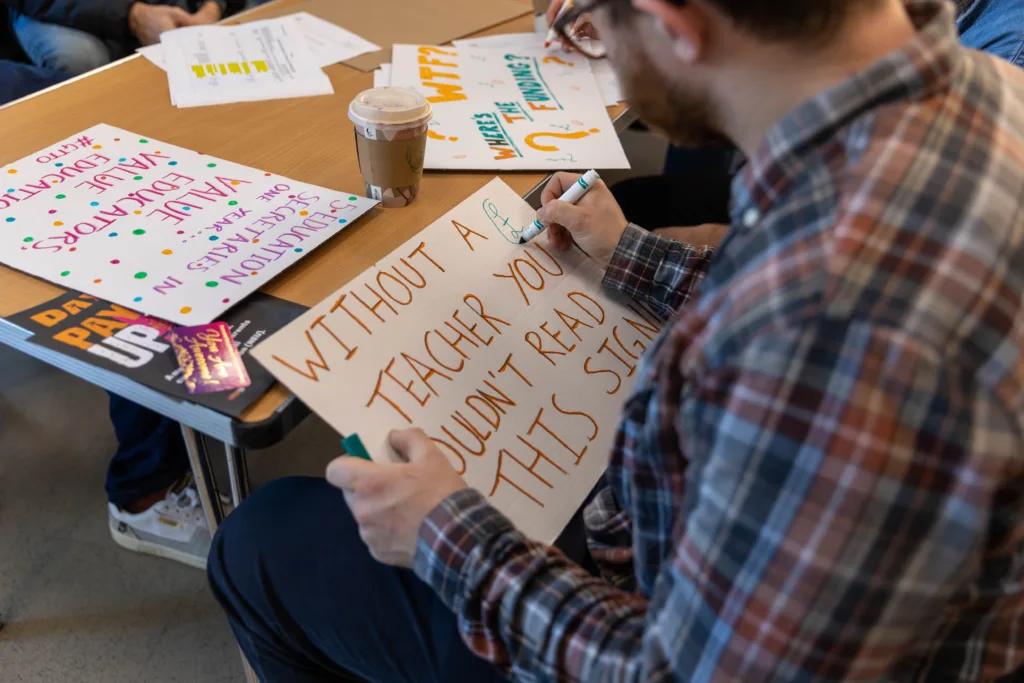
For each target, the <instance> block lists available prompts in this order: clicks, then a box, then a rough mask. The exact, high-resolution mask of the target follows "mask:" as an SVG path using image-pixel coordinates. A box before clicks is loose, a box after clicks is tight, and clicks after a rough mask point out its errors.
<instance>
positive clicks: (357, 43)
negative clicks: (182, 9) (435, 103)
mask: <svg viewBox="0 0 1024 683" xmlns="http://www.w3.org/2000/svg"><path fill="white" fill-rule="evenodd" d="M160 41H161V42H160V44H159V45H151V46H149V47H145V48H142V49H140V50H139V52H140V53H141V54H142V55H143V56H145V57H146V58H147V59H149V60H150V61H151V62H153V63H154V64H155V65H157V66H159V67H160V68H161V69H164V70H165V71H167V79H168V83H169V85H170V90H171V102H172V103H173V104H174V105H175V106H178V107H196V106H203V105H210V104H227V103H231V102H253V101H259V100H273V99H282V98H288V97H308V96H313V95H329V94H331V93H333V92H334V88H333V87H332V86H331V81H330V79H329V78H327V75H326V74H324V72H323V71H322V67H325V66H328V65H330V64H335V63H337V62H340V61H343V60H346V59H350V58H352V57H355V56H357V55H360V54H364V53H367V52H376V51H378V50H380V46H378V45H375V44H374V43H371V42H369V41H367V40H364V39H363V38H360V37H359V36H357V35H355V34H353V33H351V32H349V31H346V30H345V29H343V28H340V27H338V26H335V25H334V24H331V23H330V22H327V21H324V20H322V19H319V18H317V17H315V16H313V15H311V14H308V13H306V12H300V13H298V14H293V15H289V16H286V17H280V18H277V19H268V20H265V21H255V22H251V23H248V24H243V25H241V26H192V27H188V28H181V29H177V30H175V31H168V32H166V33H164V34H163V35H161V37H160Z"/></svg>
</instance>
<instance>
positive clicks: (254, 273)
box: [249, 270, 259, 275]
mask: <svg viewBox="0 0 1024 683" xmlns="http://www.w3.org/2000/svg"><path fill="white" fill-rule="evenodd" d="M249 275H259V273H257V272H256V271H255V270H250V271H249Z"/></svg>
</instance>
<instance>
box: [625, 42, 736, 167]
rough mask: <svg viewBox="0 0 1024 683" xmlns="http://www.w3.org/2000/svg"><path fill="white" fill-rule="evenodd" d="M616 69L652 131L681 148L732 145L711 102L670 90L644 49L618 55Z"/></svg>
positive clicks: (634, 107) (635, 108) (628, 97)
mask: <svg viewBox="0 0 1024 683" xmlns="http://www.w3.org/2000/svg"><path fill="white" fill-rule="evenodd" d="M614 66H615V71H616V73H617V74H618V76H619V80H620V81H621V83H622V89H623V93H624V94H625V96H626V100H627V102H628V103H629V106H630V108H631V109H632V110H633V112H634V113H636V115H637V116H639V117H640V119H641V120H642V121H643V122H644V123H646V124H647V125H648V126H650V127H651V128H652V130H654V131H655V132H657V133H660V134H661V135H664V136H665V137H666V138H668V139H669V141H670V142H672V143H673V144H675V145H679V146H681V147H696V146H700V145H706V144H722V143H727V142H728V139H727V138H726V137H725V136H724V135H723V134H722V133H721V132H720V131H721V128H720V126H718V125H717V124H716V117H715V115H714V113H713V111H712V108H711V103H710V102H709V101H708V98H707V97H705V96H701V95H699V94H697V93H695V92H684V91H682V90H677V89H673V87H672V86H669V85H668V83H666V81H665V79H664V78H663V77H662V76H660V75H659V73H658V71H657V69H656V67H655V66H654V64H653V63H652V62H651V59H650V58H649V57H648V56H647V53H646V52H644V51H643V49H642V48H641V49H631V50H629V51H628V53H624V54H622V55H617V59H616V60H615V63H614Z"/></svg>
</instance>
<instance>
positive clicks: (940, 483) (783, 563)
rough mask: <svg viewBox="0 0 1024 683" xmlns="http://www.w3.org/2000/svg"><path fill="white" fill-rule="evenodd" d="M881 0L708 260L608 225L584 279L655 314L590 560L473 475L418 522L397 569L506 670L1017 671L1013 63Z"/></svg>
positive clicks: (842, 676) (1023, 171)
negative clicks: (427, 590) (903, 20)
mask: <svg viewBox="0 0 1024 683" xmlns="http://www.w3.org/2000/svg"><path fill="white" fill-rule="evenodd" d="M907 6H908V9H909V10H910V12H911V15H912V17H913V20H914V23H915V25H916V26H917V34H916V36H915V37H914V38H913V39H912V41H911V42H909V43H908V44H907V45H906V46H905V47H904V48H903V49H901V50H898V51H896V52H894V53H892V54H890V55H888V56H886V57H885V58H884V59H882V60H881V61H879V62H878V63H876V64H874V65H873V66H871V67H869V68H868V69H867V70H866V71H864V72H862V73H860V74H857V75H855V76H853V77H852V78H850V79H849V80H847V81H846V82H844V83H841V84H839V85H837V86H835V87H834V88H832V89H830V90H829V91H827V92H825V93H823V94H821V95H820V96H818V97H817V98H814V99H812V100H810V101H808V102H806V103H804V104H803V105H801V106H800V107H799V108H798V109H797V110H796V111H794V112H793V113H792V114H790V115H789V116H788V117H786V118H785V119H784V120H783V121H781V122H780V123H779V124H778V125H777V127H775V128H774V130H772V131H771V132H770V134H769V135H768V137H767V139H766V140H765V142H764V143H763V146H762V148H761V150H760V152H759V153H758V154H756V155H755V157H754V158H753V159H751V161H750V163H748V165H747V167H746V169H745V170H744V172H743V173H742V175H741V176H739V177H738V178H737V179H736V183H735V185H734V198H733V207H732V215H733V226H732V228H731V230H730V232H729V234H728V235H727V236H726V238H725V240H724V242H723V243H722V244H721V245H720V247H719V248H718V249H717V250H716V253H715V254H714V255H713V259H714V266H713V267H712V268H709V262H710V260H711V259H712V255H711V253H710V251H709V250H706V249H694V248H691V247H687V246H685V245H681V244H679V243H677V242H672V241H669V240H666V239H664V238H661V237H658V236H656V235H653V234H648V233H645V232H643V231H641V230H639V229H638V228H635V227H630V228H628V229H627V231H626V233H625V235H624V236H623V237H622V241H621V243H620V244H619V246H618V250H617V252H616V254H615V256H614V259H613V261H612V264H611V266H610V268H609V269H608V271H607V274H606V280H605V281H606V284H607V286H609V287H611V288H613V289H617V290H620V291H622V292H625V293H626V294H628V295H630V296H632V297H634V298H636V299H639V300H643V301H646V302H647V303H649V304H651V305H652V306H655V307H657V308H659V309H660V310H662V311H663V312H665V313H669V314H671V315H672V317H671V320H670V321H669V324H668V325H667V326H666V330H665V332H664V334H663V336H662V337H661V338H660V340H659V341H658V343H657V344H656V345H655V346H654V347H652V348H651V349H649V350H648V353H647V354H646V356H645V358H644V362H643V364H642V366H641V369H640V370H639V371H638V373H639V377H638V380H637V382H636V385H635V389H634V391H633V392H632V395H631V396H630V398H629V399H628V400H627V403H626V405H625V407H624V410H623V416H622V422H621V425H620V429H619V432H618V435H617V438H616V441H615V445H614V448H613V452H612V454H611V461H610V464H609V466H608V471H607V475H606V480H607V483H608V487H607V488H606V489H604V490H603V491H601V493H600V494H599V495H598V497H597V498H596V500H595V501H594V502H593V503H592V504H591V506H590V507H589V508H588V509H587V511H586V521H587V526H588V531H589V534H590V540H591V548H592V551H593V554H594V556H595V559H596V560H597V561H598V563H599V565H600V566H601V568H602V571H603V576H602V577H593V576H590V575H589V574H587V573H586V572H584V571H583V570H581V569H580V568H579V567H577V566H575V565H573V564H572V563H571V562H569V561H568V560H567V559H566V558H565V557H564V556H562V555H561V554H560V553H559V552H557V551H556V550H552V549H551V548H548V547H545V546H543V545H541V544H537V543H534V542H531V541H530V540H528V539H527V538H525V537H523V535H522V534H520V533H519V532H518V531H517V530H516V529H515V528H514V526H513V525H512V524H511V523H510V522H509V521H508V520H507V519H506V518H505V517H504V516H503V515H501V514H500V513H499V512H497V511H496V510H495V509H494V508H492V507H491V506H490V505H488V503H487V502H486V500H485V499H484V498H483V497H482V496H481V495H480V494H479V493H477V492H475V491H472V490H465V491H461V492H459V493H456V494H455V495H453V496H451V497H450V498H449V499H447V500H446V501H444V502H443V503H442V504H441V505H439V506H438V507H437V508H436V509H435V510H434V511H433V512H432V513H431V514H430V515H429V516H428V518H427V520H425V522H424V524H423V526H422V528H421V532H420V539H419V545H418V549H417V555H416V564H415V569H416V572H417V574H418V575H419V576H420V577H421V578H422V579H423V580H424V581H426V582H427V583H429V584H430V585H432V586H433V587H434V589H435V590H436V591H437V592H438V594H439V595H440V596H441V597H442V598H443V599H444V600H445V601H446V603H447V604H448V605H450V606H451V608H452V609H453V610H454V611H455V613H456V614H457V616H458V620H459V624H460V628H461V632H462V635H463V638H464V639H465V641H466V642H467V643H468V644H469V646H470V647H471V648H472V649H473V650H474V651H476V652H477V653H478V654H480V655H481V656H483V657H486V658H488V659H490V660H492V661H493V662H495V663H496V664H497V665H498V666H499V667H501V668H502V669H503V670H505V671H508V672H510V673H511V674H513V675H514V676H516V677H517V678H519V679H520V680H525V681H549V680H558V681H563V680H564V681H568V680H572V681H587V682H588V683H590V682H593V681H627V680H629V681H669V680H672V681H676V680H699V681H707V680H740V681H807V682H809V681H840V680H859V681H867V680H872V681H874V680H899V681H911V680H915V681H916V680H929V681H943V682H945V681H976V680H992V679H997V678H999V677H1003V676H1005V677H1007V678H1006V680H1011V678H1013V680H1020V678H1014V677H1017V676H1022V675H1024V674H1022V673H1021V667H1022V666H1024V588H1022V580H1024V436H1022V434H1024V393H1022V383H1024V359H1022V357H1021V353H1022V349H1024V307H1022V295H1024V212H1022V198H1024V76H1022V73H1021V72H1019V71H1018V70H1016V69H1015V68H1014V67H1012V66H1010V65H1009V64H1007V63H1005V62H1001V61H998V60H995V59H992V58H989V57H986V56H984V55H982V54H980V53H974V52H969V51H967V50H964V49H962V48H960V47H959V45H958V44H957V36H956V33H955V30H954V23H953V21H954V6H953V5H952V4H951V3H948V2H946V0H913V1H911V2H907ZM698 284H699V287H697V285H698ZM691 292H694V293H693V296H692V297H691V296H690V293H691ZM688 299H689V300H688ZM684 303H685V304H686V305H685V307H684V306H683V304H684ZM1015 671H1016V672H1017V673H1013V672H1015Z"/></svg>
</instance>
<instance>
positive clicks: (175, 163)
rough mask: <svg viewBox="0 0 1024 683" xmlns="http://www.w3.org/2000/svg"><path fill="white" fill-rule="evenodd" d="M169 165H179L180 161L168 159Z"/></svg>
mask: <svg viewBox="0 0 1024 683" xmlns="http://www.w3.org/2000/svg"><path fill="white" fill-rule="evenodd" d="M167 165H168V166H177V165H178V162H177V161H168V162H167Z"/></svg>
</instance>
